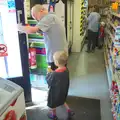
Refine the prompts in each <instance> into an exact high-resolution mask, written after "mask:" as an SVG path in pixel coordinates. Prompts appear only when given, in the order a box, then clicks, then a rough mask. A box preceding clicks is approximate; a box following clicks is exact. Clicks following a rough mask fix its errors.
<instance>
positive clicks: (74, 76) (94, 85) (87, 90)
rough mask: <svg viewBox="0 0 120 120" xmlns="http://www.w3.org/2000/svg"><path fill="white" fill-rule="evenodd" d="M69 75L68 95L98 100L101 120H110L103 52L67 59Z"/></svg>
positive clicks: (76, 55) (75, 55)
mask: <svg viewBox="0 0 120 120" xmlns="http://www.w3.org/2000/svg"><path fill="white" fill-rule="evenodd" d="M69 69H70V73H71V86H70V93H69V94H70V95H74V96H80V97H86V98H93V99H99V100H100V103H101V120H112V114H111V103H110V97H109V88H108V82H107V76H106V71H105V64H104V58H103V51H101V50H96V52H95V53H89V54H88V53H86V52H85V50H83V52H82V53H80V54H78V53H75V54H72V55H71V57H70V59H69Z"/></svg>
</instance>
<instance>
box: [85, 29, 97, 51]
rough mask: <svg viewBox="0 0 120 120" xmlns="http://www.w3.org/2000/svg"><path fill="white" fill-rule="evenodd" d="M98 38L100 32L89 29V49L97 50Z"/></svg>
mask: <svg viewBox="0 0 120 120" xmlns="http://www.w3.org/2000/svg"><path fill="white" fill-rule="evenodd" d="M97 38H98V32H93V31H91V30H88V46H87V47H88V48H87V50H88V51H90V50H95V47H96V43H97Z"/></svg>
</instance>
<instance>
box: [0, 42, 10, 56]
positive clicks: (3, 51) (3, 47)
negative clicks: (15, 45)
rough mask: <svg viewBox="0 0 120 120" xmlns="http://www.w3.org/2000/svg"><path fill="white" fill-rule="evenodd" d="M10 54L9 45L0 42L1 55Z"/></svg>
mask: <svg viewBox="0 0 120 120" xmlns="http://www.w3.org/2000/svg"><path fill="white" fill-rule="evenodd" d="M4 56H8V53H7V46H6V45H4V44H0V57H4Z"/></svg>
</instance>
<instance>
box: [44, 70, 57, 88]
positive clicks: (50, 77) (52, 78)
mask: <svg viewBox="0 0 120 120" xmlns="http://www.w3.org/2000/svg"><path fill="white" fill-rule="evenodd" d="M55 76H56V74H55V73H54V72H51V73H48V74H47V76H46V80H47V83H48V86H54V85H55V84H56V80H55Z"/></svg>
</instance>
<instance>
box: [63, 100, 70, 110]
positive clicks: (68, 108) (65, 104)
mask: <svg viewBox="0 0 120 120" xmlns="http://www.w3.org/2000/svg"><path fill="white" fill-rule="evenodd" d="M64 106H65V108H66V109H67V111H68V110H70V107H69V106H68V104H67V103H66V102H65V103H64Z"/></svg>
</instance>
